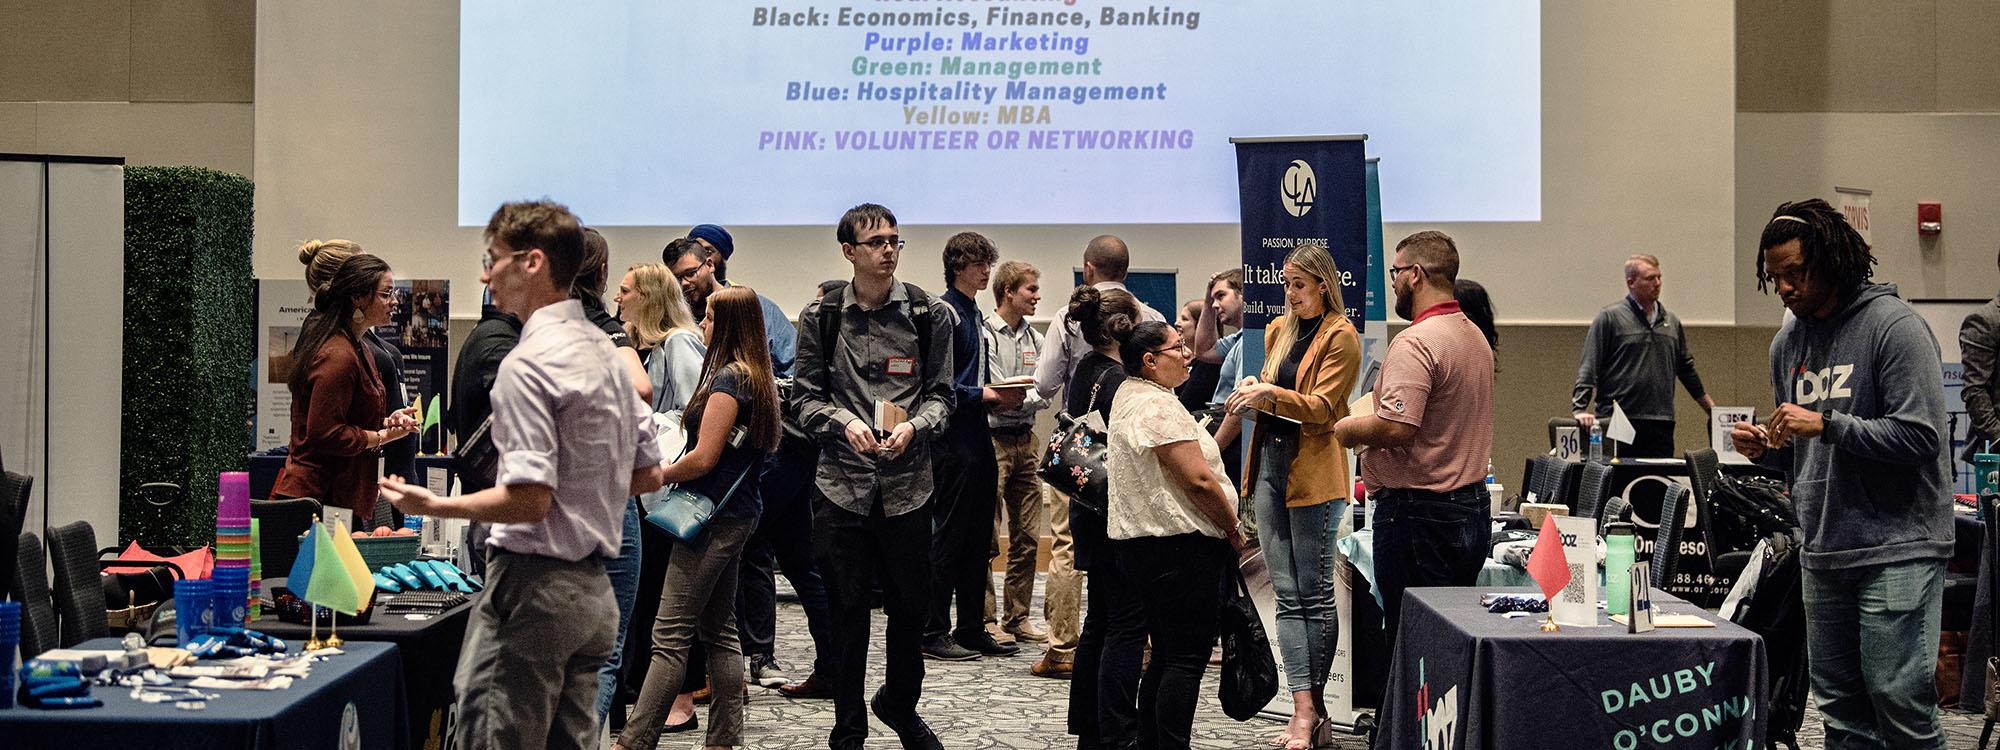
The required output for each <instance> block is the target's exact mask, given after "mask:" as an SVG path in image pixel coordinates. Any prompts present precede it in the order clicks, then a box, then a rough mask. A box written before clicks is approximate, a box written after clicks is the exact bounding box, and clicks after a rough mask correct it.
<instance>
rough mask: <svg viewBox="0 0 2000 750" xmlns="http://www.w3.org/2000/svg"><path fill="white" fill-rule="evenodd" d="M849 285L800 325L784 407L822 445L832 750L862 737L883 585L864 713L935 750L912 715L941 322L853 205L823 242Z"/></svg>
mask: <svg viewBox="0 0 2000 750" xmlns="http://www.w3.org/2000/svg"><path fill="white" fill-rule="evenodd" d="M834 234H835V238H836V239H838V240H839V241H840V251H841V254H842V255H844V256H845V257H846V258H847V261H848V263H849V264H850V265H852V266H853V269H854V278H853V280H852V281H850V282H848V283H847V284H843V285H840V286H838V287H835V288H833V289H832V290H830V291H828V292H827V293H825V294H824V295H822V296H821V297H820V298H819V299H818V300H816V301H814V302H813V303H811V304H809V305H807V306H806V310H805V312H804V313H802V314H801V315H800V316H799V329H800V330H799V334H800V335H799V361H798V369H797V377H796V379H795V380H794V381H793V384H792V395H791V407H792V410H793V412H794V413H795V414H796V415H797V418H798V419H799V421H800V423H801V425H802V427H803V428H804V430H805V432H806V434H808V435H810V436H812V437H813V438H814V439H816V440H818V441H819V443H820V455H819V465H818V467H817V468H816V470H815V472H814V478H813V484H814V488H815V489H816V490H817V491H818V492H819V494H820V495H821V497H822V498H823V499H824V500H825V502H822V503H819V504H818V506H817V509H816V511H815V513H814V517H813V550H814V556H815V558H816V559H817V560H818V561H819V567H820V570H821V572H822V573H823V574H824V575H825V576H826V579H827V588H828V593H829V594H830V597H829V599H830V604H831V605H832V607H831V608H832V611H833V618H834V622H835V626H834V630H835V633H836V635H835V643H836V644H837V647H838V656H837V658H836V663H835V666H836V669H835V674H834V727H833V732H832V734H831V735H830V736H829V737H828V744H829V746H830V747H832V748H833V750H855V749H857V748H860V747H861V746H862V743H863V741H864V740H865V739H866V738H867V736H868V717H867V715H866V714H864V713H862V702H861V692H862V681H863V678H864V677H865V672H866V667H867V664H868V634H869V601H868V600H869V595H870V590H871V589H872V588H873V586H874V584H875V582H876V580H877V579H878V578H879V579H880V581H881V584H882V597H883V608H884V609H885V610H886V611H887V614H888V617H889V627H888V633H887V639H886V643H885V644H884V652H885V658H886V659H887V662H888V673H887V678H886V680H885V682H884V683H883V685H882V687H881V689H880V690H877V691H876V693H875V697H874V699H873V700H871V701H870V702H869V704H870V708H871V709H872V710H873V711H874V713H875V716H876V718H879V719H881V720H882V723H884V724H887V725H889V728H890V729H892V730H894V731H895V732H896V735H897V737H898V738H899V739H901V740H902V744H903V747H904V748H906V750H932V749H941V748H942V747H943V745H941V744H940V743H939V742H938V738H937V735H936V734H933V733H932V732H931V729H930V727H929V726H928V725H926V724H925V723H924V720H923V719H922V718H921V717H919V716H918V715H917V701H918V699H919V698H920V697H921V696H922V694H923V685H924V661H923V654H922V651H921V643H922V640H923V633H924V627H925V620H926V610H927V606H926V604H927V600H928V598H929V594H930V573H931V561H930V554H931V550H930V545H931V514H930V513H929V512H928V511H929V508H928V505H929V504H930V501H931V493H932V481H931V458H930V448H929V443H930V441H931V439H932V438H935V437H937V436H938V435H939V433H941V432H942V431H943V429H944V427H945V423H946V421H947V420H948V419H949V418H950V416H951V411H952V406H953V401H954V396H953V392H952V374H953V373H952V370H951V362H952V357H951V343H952V342H951V335H952V328H951V314H950V313H949V312H948V311H946V310H944V309H941V307H940V303H939V302H937V301H936V300H934V299H933V298H932V297H931V296H930V295H929V294H926V293H925V292H924V290H922V289H919V288H917V286H916V285H914V284H906V283H902V282H899V281H897V280H896V264H897V260H898V259H899V257H900V256H901V254H902V250H903V240H902V238H901V237H900V236H899V235H898V233H897V230H896V216H895V214H893V213H890V212H889V209H887V208H883V207H882V206H879V205H876V204H872V203H864V204H862V205H859V206H855V207H854V208H852V209H849V210H848V211H847V213H846V215H844V216H842V217H841V218H840V225H839V226H838V228H837V229H836V230H835V233H834Z"/></svg>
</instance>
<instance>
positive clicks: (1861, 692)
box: [1800, 560, 1945, 750]
mask: <svg viewBox="0 0 2000 750" xmlns="http://www.w3.org/2000/svg"><path fill="white" fill-rule="evenodd" d="M1800 573H1801V576H1802V581H1801V582H1802V583H1803V584H1804V586H1803V593H1804V595H1805V605H1806V652H1807V656H1808V658H1809V662H1810V669H1811V672H1812V692H1813V695H1814V696H1816V700H1817V701H1818V706H1819V712H1820V716H1821V717H1822V718H1824V719H1825V720H1826V747H1827V750H1842V749H1843V748H1877V747H1890V748H1943V747H1944V746H1945V745H1944V730H1943V729H1942V728H1941V727H1940V726H1939V725H1938V713H1937V701H1936V693H1934V692H1933V691H1934V690H1935V688H1934V687H1933V684H1932V683H1933V680H1934V679H1935V675H1936V671H1937V642H1938V617H1939V611H1940V610H1941V608H1942V605H1943V603H1944V563H1943V561H1941V560H1913V561H1909V562H1901V563H1891V564H1888V565H1874V566H1869V567H1865V568H1852V569H1848V570H1812V569H1804V570H1801V571H1800Z"/></svg>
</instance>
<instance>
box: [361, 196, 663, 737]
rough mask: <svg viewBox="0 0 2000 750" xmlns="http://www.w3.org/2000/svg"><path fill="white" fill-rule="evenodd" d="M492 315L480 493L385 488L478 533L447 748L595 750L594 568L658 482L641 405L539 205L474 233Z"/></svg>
mask: <svg viewBox="0 0 2000 750" xmlns="http://www.w3.org/2000/svg"><path fill="white" fill-rule="evenodd" d="M486 242H487V247H486V260H485V264H486V272H485V274H484V275H483V276H482V278H481V279H480V280H481V281H483V282H485V283H486V284H487V285H488V286H489V287H490V288H491V289H492V290H493V302H494V304H495V305H496V306H498V307H499V308H500V309H501V310H503V311H505V312H508V313H511V314H513V315H514V316H515V317H518V318H520V319H522V320H524V321H526V323H525V324H524V325H523V326H522V328H521V341H520V344H519V345H517V346H515V348H514V350H513V351H512V352H510V353H509V354H508V355H507V358H506V359H505V360H503V361H502V362H501V364H500V374H499V377H498V379H496V380H495V381H494V383H493V428H492V434H493V442H494V445H495V446H496V447H497V448H498V449H499V452H500V469H499V476H498V477H497V481H496V483H495V486H494V487H492V488H491V489H487V490H482V491H480V492H475V493H472V494H470V495H463V496H458V497H445V498H440V497H435V496H433V495H432V494H431V493H430V492H429V491H427V490H425V489H424V488H423V487H419V486H415V485H410V484H407V483H404V482H403V481H401V479H400V478H389V479H385V480H384V481H383V482H382V495H383V497H385V498H387V499H388V500H389V501H390V502H391V503H394V504H395V505H396V507H398V508H400V509H402V510H403V511H404V512H405V513H413V514H418V515H425V516H442V517H446V518H469V519H472V520H475V521H484V522H488V523H491V524H493V526H492V531H491V532H490V535H489V537H488V542H487V544H488V552H487V555H488V559H487V564H486V565H487V568H486V570H487V577H486V589H485V591H484V592H483V593H482V594H481V595H480V599H479V603H478V606H477V607H476V608H475V609H474V610H473V614H472V621H471V623H470V625H469V626H468V627H467V628H466V634H465V646H464V649H463V651H462V653H461V656H460V657H459V662H458V675H457V677H456V680H455V682H456V683H457V689H458V726H457V729H456V730H455V736H454V739H455V743H454V744H456V745H457V746H458V747H466V748H484V747H507V748H541V747H554V748H585V747H595V746H596V740H597V731H596V730H597V720H596V710H595V708H594V704H595V701H596V696H597V672H598V669H599V668H600V667H601V666H603V664H604V662H605V660H606V659H608V658H609V657H610V656H611V649H612V642H613V639H614V636H615V634H614V630H615V628H616V623H617V619H616V618H615V617H612V616H610V615H611V613H613V612H615V611H616V610H617V605H616V603H615V602H614V601H613V599H612V595H611V585H610V583H609V581H608V579H606V578H605V574H604V559H605V558H607V557H612V556H616V555H617V554H618V545H619V542H620V540H621V536H622V533H623V529H622V526H623V521H624V517H625V502H626V498H628V497H630V496H632V495H636V494H641V493H645V492H650V491H652V490H654V489H657V488H658V487H659V486H660V476H661V469H660V460H661V458H662V456H660V454H659V449H658V448H657V447H656V446H655V444H654V442H653V436H652V421H651V420H652V417H651V411H652V410H651V409H649V408H648V407H647V405H646V404H645V403H644V402H642V401H641V400H640V399H639V397H638V395H637V394H636V391H635V390H634V389H633V384H632V379H631V375H629V374H628V373H627V372H626V371H625V370H624V369H623V368H621V367H618V366H617V364H616V361H615V360H614V358H613V356H612V355H613V352H612V344H611V341H610V340H609V339H607V338H606V337H605V336H604V333H603V332H602V331H601V330H599V329H598V328H597V327H596V326H594V325H592V324H591V323H590V321H589V320H588V319H587V318H585V317H584V312H583V308H582V306H581V305H580V304H578V303H577V302H576V300H574V299H572V298H571V297H570V294H569V290H570V286H571V282H572V281H573V280H574V279H575V277H576V273H577V268H578V266H579V265H580V264H581V262H582V258H583V229H582V226H581V225H580V224H579V222H578V221H577V219H576V217H575V216H574V215H572V214H571V213H570V212H569V209H567V208H564V207H563V206H561V205H558V204H555V203H551V202H548V201H538V202H523V203H508V204H506V205H503V206H501V207H500V209H499V210H498V211H495V212H494V214H493V218H492V220H491V221H489V222H488V223H487V225H486Z"/></svg>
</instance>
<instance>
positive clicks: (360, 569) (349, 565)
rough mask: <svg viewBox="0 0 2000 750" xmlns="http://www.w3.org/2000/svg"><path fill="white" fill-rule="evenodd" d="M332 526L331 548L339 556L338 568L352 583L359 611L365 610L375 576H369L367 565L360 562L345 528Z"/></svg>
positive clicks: (357, 550) (359, 550)
mask: <svg viewBox="0 0 2000 750" xmlns="http://www.w3.org/2000/svg"><path fill="white" fill-rule="evenodd" d="M334 524H335V526H334V528H335V529H336V532H335V533H334V535H333V548H334V551H335V552H336V554H338V555H339V556H340V568H341V569H342V570H344V571H346V573H347V576H348V577H349V578H351V579H353V581H354V594H355V596H356V597H358V598H359V599H360V604H359V605H358V607H359V609H367V608H368V600H369V598H370V597H371V596H373V595H374V593H375V576H373V575H370V574H369V572H368V563H366V562H363V561H362V560H361V548H359V547H356V546H354V537H353V536H352V535H351V534H349V533H348V532H347V527H346V526H342V525H340V522H338V521H335V522H334ZM349 614H352V613H349Z"/></svg>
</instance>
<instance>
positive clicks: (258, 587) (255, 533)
mask: <svg viewBox="0 0 2000 750" xmlns="http://www.w3.org/2000/svg"><path fill="white" fill-rule="evenodd" d="M263 538H264V530H263V528H262V526H261V525H260V524H258V523H257V519H255V518H252V519H250V605H249V606H250V618H249V621H250V622H256V621H257V618H259V617H262V616H263V615H264V610H263V607H262V606H261V605H260V604H259V602H261V601H262V600H263V594H264V550H263V544H262V543H261V542H259V541H258V540H260V539H263Z"/></svg>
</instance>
